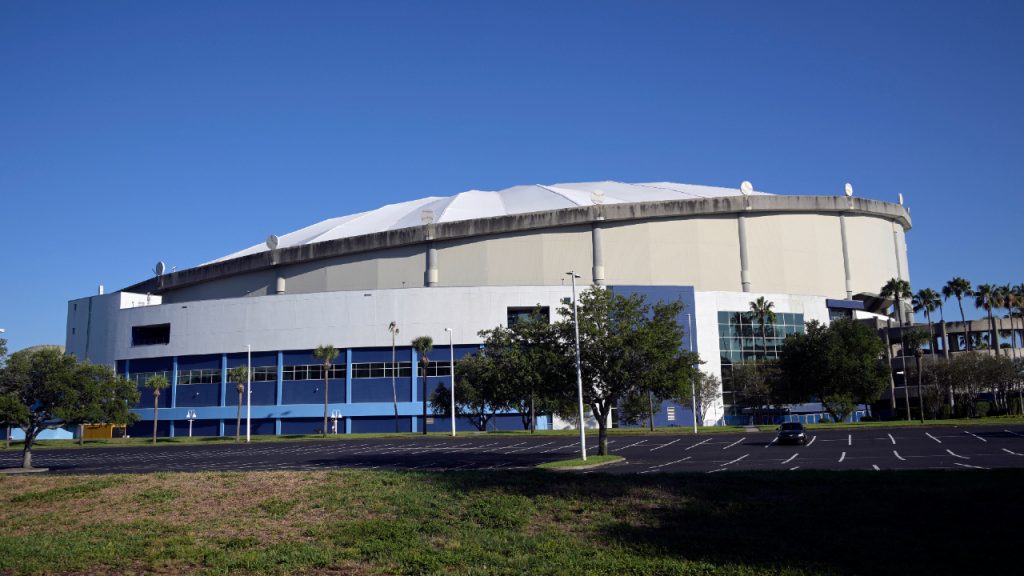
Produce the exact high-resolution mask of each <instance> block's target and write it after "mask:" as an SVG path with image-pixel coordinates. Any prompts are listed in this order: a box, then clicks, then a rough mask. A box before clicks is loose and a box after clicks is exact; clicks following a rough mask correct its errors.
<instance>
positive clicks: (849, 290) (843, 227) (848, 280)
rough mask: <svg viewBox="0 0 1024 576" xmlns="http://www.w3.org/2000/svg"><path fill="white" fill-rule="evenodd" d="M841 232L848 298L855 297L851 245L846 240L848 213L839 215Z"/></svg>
mask: <svg viewBox="0 0 1024 576" xmlns="http://www.w3.org/2000/svg"><path fill="white" fill-rule="evenodd" d="M839 233H840V234H841V235H842V237H843V271H844V272H846V299H847V300H852V299H853V288H852V287H851V284H852V278H851V276H850V247H849V244H847V240H846V214H840V215H839Z"/></svg>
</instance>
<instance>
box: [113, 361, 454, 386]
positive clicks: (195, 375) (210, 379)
mask: <svg viewBox="0 0 1024 576" xmlns="http://www.w3.org/2000/svg"><path fill="white" fill-rule="evenodd" d="M417 374H419V368H418V367H417ZM156 375H160V376H163V377H164V378H167V379H168V381H170V376H169V374H168V372H167V371H163V372H136V373H135V374H132V375H131V376H130V377H129V378H130V379H131V380H132V381H134V382H135V383H136V384H137V385H142V384H144V383H145V382H146V380H149V379H150V378H152V377H153V376H156ZM392 375H394V377H396V378H409V377H411V376H412V362H395V363H394V364H392V363H391V362H358V363H355V364H352V378H354V379H359V378H391V377H392ZM450 375H451V367H450V365H449V363H448V362H430V363H429V364H428V365H427V377H437V376H450ZM327 377H328V378H329V379H331V380H344V379H345V365H344V364H341V365H334V366H331V368H330V369H329V370H328V372H327ZM281 379H282V380H284V381H286V382H290V381H295V380H323V379H324V366H323V364H303V365H295V366H285V367H283V368H282V369H281ZM252 380H253V382H276V381H277V366H253V368H252ZM220 381H221V370H220V368H203V369H196V370H179V371H178V385H179V386H186V385H189V384H220Z"/></svg>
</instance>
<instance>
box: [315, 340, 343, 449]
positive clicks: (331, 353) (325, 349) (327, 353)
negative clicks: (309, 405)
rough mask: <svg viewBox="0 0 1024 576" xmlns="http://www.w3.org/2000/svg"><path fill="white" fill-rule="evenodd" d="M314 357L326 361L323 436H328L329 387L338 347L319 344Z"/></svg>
mask: <svg viewBox="0 0 1024 576" xmlns="http://www.w3.org/2000/svg"><path fill="white" fill-rule="evenodd" d="M313 357H315V358H316V359H317V360H320V361H321V362H323V363H324V427H323V430H321V432H322V433H323V437H324V438H327V406H328V395H327V391H328V387H329V386H330V385H331V380H330V372H331V362H334V359H335V358H337V357H338V349H337V348H335V347H334V346H331V345H329V344H325V345H323V346H317V347H316V350H314V351H313Z"/></svg>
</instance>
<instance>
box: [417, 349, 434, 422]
mask: <svg viewBox="0 0 1024 576" xmlns="http://www.w3.org/2000/svg"><path fill="white" fill-rule="evenodd" d="M412 349H413V350H415V351H416V354H417V355H419V357H420V374H422V376H423V433H424V434H426V433H427V367H428V366H430V358H427V354H430V352H431V350H433V349H434V339H433V338H431V337H430V336H419V337H417V338H415V339H413V341H412Z"/></svg>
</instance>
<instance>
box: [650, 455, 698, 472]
mask: <svg viewBox="0 0 1024 576" xmlns="http://www.w3.org/2000/svg"><path fill="white" fill-rule="evenodd" d="M690 458H693V456H687V457H686V458H680V459H679V460H673V461H671V462H665V463H664V464H658V465H657V466H651V467H650V468H648V469H647V470H644V471H643V472H641V474H649V473H651V472H656V471H657V470H659V469H661V468H664V467H665V466H671V465H672V464H679V463H680V462H686V461H687V460H689V459H690Z"/></svg>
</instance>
